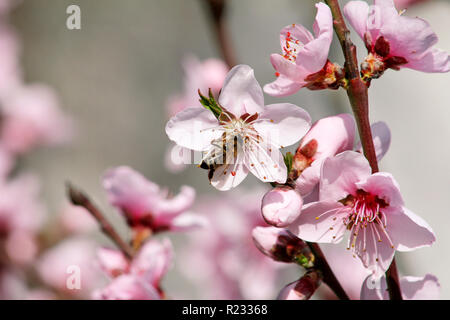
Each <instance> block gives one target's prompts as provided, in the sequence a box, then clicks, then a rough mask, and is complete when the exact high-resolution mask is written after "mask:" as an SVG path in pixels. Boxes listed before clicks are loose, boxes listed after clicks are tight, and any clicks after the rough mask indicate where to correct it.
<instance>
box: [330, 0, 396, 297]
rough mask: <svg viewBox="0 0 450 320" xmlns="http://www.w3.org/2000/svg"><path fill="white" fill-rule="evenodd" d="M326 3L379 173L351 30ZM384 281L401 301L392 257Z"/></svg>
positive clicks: (368, 153)
mask: <svg viewBox="0 0 450 320" xmlns="http://www.w3.org/2000/svg"><path fill="white" fill-rule="evenodd" d="M325 2H326V3H327V4H328V6H329V7H330V9H331V12H332V14H333V18H334V30H335V32H336V35H337V37H338V38H339V42H340V43H341V47H342V51H343V52H344V57H345V71H346V76H347V78H348V80H349V82H348V88H347V95H348V97H349V100H350V104H351V106H352V110H353V113H354V115H355V120H356V123H357V125H358V131H359V136H360V140H361V144H362V147H363V151H364V155H365V157H366V158H367V160H368V161H369V164H370V167H371V168H372V173H375V172H378V162H377V157H376V153H375V146H374V144H373V138H372V131H371V129H370V121H369V96H368V90H367V86H366V84H365V83H364V82H363V81H362V80H361V78H360V74H359V68H358V58H357V55H356V47H355V45H354V44H353V43H352V41H351V40H350V31H349V30H348V28H347V26H346V24H345V21H344V17H343V16H342V12H341V8H340V6H339V2H338V0H325ZM386 281H387V285H388V289H389V295H390V298H391V300H402V294H401V290H400V282H399V277H398V272H397V267H396V263H395V259H394V260H392V263H391V266H390V267H389V269H388V271H387V272H386Z"/></svg>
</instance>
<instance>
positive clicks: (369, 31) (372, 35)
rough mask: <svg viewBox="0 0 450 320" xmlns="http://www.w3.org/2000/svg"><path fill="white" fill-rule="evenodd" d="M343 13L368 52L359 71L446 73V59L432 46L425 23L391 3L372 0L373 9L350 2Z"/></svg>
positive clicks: (430, 32) (448, 67) (434, 39)
mask: <svg viewBox="0 0 450 320" xmlns="http://www.w3.org/2000/svg"><path fill="white" fill-rule="evenodd" d="M344 14H345V16H346V17H347V19H348V20H349V22H350V24H351V25H352V27H353V28H354V29H355V31H356V32H357V33H358V34H359V36H360V37H361V39H363V40H364V42H365V44H366V47H367V50H368V51H369V56H368V57H367V58H366V61H365V63H363V68H362V69H367V70H371V72H372V73H373V72H377V71H378V72H380V73H382V72H383V71H384V69H386V68H392V69H397V70H398V69H400V68H410V69H415V70H418V71H424V72H448V71H450V56H449V54H448V53H447V52H445V51H443V50H440V49H437V48H436V47H434V45H435V44H436V43H437V42H438V37H437V35H436V34H435V33H434V32H433V30H432V29H431V27H430V25H429V24H428V22H426V21H425V20H423V19H420V18H410V17H407V16H404V15H402V13H399V12H398V11H397V9H396V8H395V5H394V1H393V0H374V5H373V7H369V5H368V4H367V2H365V1H350V2H349V3H348V4H347V5H346V6H345V7H344ZM363 71H364V70H363Z"/></svg>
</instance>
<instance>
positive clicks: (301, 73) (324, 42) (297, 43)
mask: <svg viewBox="0 0 450 320" xmlns="http://www.w3.org/2000/svg"><path fill="white" fill-rule="evenodd" d="M316 7H317V16H316V20H315V23H314V33H315V37H314V36H313V35H312V34H311V33H310V32H309V31H308V30H307V29H306V28H305V27H303V26H302V25H298V24H292V25H290V26H287V27H285V28H283V29H282V30H281V33H280V43H281V49H282V51H283V54H272V55H271V56H270V61H271V63H272V65H273V67H274V68H275V70H276V73H275V75H276V76H277V79H276V80H275V81H274V82H272V83H269V84H267V85H265V86H264V91H265V92H266V93H268V94H270V95H272V96H287V95H291V94H293V93H295V92H297V91H298V90H300V89H301V88H303V87H305V86H308V85H309V84H310V78H311V77H313V76H314V75H316V74H318V73H319V72H320V71H322V70H325V69H326V67H327V66H328V65H330V66H333V65H332V64H329V63H328V52H329V50H330V45H331V41H332V40H333V17H332V15H331V10H330V8H329V7H328V6H327V5H326V4H324V3H323V2H319V3H317V4H316ZM325 71H327V70H325Z"/></svg>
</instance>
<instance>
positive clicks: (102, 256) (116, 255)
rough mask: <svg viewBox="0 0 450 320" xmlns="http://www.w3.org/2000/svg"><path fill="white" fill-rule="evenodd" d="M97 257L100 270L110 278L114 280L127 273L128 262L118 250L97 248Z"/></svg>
mask: <svg viewBox="0 0 450 320" xmlns="http://www.w3.org/2000/svg"><path fill="white" fill-rule="evenodd" d="M97 257H98V260H99V264H100V267H101V269H102V270H103V271H104V272H105V273H106V274H107V275H109V276H110V277H113V278H114V277H117V276H119V275H121V274H123V273H126V272H127V271H128V267H129V263H128V260H127V258H126V257H125V256H124V255H123V253H122V252H121V251H119V250H116V249H110V248H105V247H103V248H99V249H98V250H97Z"/></svg>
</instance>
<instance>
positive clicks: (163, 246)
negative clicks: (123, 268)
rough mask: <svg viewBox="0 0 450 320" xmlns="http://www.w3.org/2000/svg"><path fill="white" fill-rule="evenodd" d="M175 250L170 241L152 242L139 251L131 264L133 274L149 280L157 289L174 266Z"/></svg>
mask: <svg viewBox="0 0 450 320" xmlns="http://www.w3.org/2000/svg"><path fill="white" fill-rule="evenodd" d="M172 256H173V248H172V244H171V243H170V241H169V240H168V239H164V240H163V241H162V242H159V241H156V240H150V241H148V242H146V243H145V244H144V246H143V247H142V248H141V249H140V250H139V252H138V254H137V256H136V257H135V258H134V259H133V261H132V262H131V268H130V270H131V273H133V274H135V275H138V276H142V277H143V278H145V279H148V281H149V283H150V284H152V285H153V286H155V287H157V286H158V285H159V282H160V281H161V278H162V277H163V276H164V275H165V274H166V273H167V271H168V270H169V268H170V267H171V265H172Z"/></svg>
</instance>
